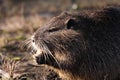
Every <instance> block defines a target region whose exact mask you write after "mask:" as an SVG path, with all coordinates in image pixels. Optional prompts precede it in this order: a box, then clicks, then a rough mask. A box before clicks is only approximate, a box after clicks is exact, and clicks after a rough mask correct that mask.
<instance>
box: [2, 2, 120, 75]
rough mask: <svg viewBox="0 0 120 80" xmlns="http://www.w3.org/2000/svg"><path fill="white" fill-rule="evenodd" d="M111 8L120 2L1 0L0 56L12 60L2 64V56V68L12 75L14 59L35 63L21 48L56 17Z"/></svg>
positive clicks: (28, 53)
mask: <svg viewBox="0 0 120 80" xmlns="http://www.w3.org/2000/svg"><path fill="white" fill-rule="evenodd" d="M110 5H114V6H117V5H120V0H0V56H1V55H2V56H7V57H9V58H10V59H9V61H8V62H3V61H2V60H1V59H2V58H1V57H0V69H2V68H3V69H2V70H3V71H6V72H8V73H9V74H10V75H12V76H13V73H11V72H14V70H13V69H9V67H8V65H9V66H16V65H15V64H11V63H14V62H13V61H12V62H10V60H11V59H13V60H21V61H22V62H29V61H32V56H31V55H30V52H29V51H26V50H25V49H22V48H21V47H20V45H21V44H24V43H23V42H24V41H25V40H26V39H28V38H30V37H31V35H32V34H33V33H34V31H35V30H36V29H38V28H39V27H40V26H42V25H43V24H45V23H46V22H47V21H49V20H50V19H51V18H52V17H53V16H56V15H59V14H60V13H61V12H63V11H70V12H73V11H81V10H84V9H98V8H101V7H105V6H110ZM1 63H3V66H2V67H1ZM25 65H26V63H25ZM20 66H21V64H20ZM20 68H21V69H22V67H18V69H17V70H20Z"/></svg>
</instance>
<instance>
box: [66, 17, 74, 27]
mask: <svg viewBox="0 0 120 80" xmlns="http://www.w3.org/2000/svg"><path fill="white" fill-rule="evenodd" d="M74 26H75V21H74V20H73V19H70V20H69V21H68V23H67V29H74Z"/></svg>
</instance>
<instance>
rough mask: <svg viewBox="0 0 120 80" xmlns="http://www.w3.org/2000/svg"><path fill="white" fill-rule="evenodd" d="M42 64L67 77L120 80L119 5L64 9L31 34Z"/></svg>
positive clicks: (35, 51) (36, 56)
mask: <svg viewBox="0 0 120 80" xmlns="http://www.w3.org/2000/svg"><path fill="white" fill-rule="evenodd" d="M31 44H32V49H33V53H34V54H33V56H34V58H35V59H36V61H37V63H38V64H39V65H47V66H48V67H52V69H53V70H55V71H56V72H57V73H58V74H59V75H60V76H61V77H62V78H63V79H65V80H73V79H74V80H120V9H119V8H118V7H117V8H116V7H108V8H103V9H100V10H92V11H81V12H79V13H72V14H71V13H69V12H64V13H62V14H61V15H59V16H57V17H54V18H52V19H51V20H50V21H49V22H48V23H46V24H45V25H44V26H42V27H40V28H39V29H38V30H37V31H36V32H35V33H34V35H33V36H32V37H31Z"/></svg>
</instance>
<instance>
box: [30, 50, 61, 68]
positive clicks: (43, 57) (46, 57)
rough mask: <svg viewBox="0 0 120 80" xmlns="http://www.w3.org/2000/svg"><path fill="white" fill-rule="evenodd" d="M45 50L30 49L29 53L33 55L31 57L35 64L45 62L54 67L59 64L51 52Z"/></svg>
mask: <svg viewBox="0 0 120 80" xmlns="http://www.w3.org/2000/svg"><path fill="white" fill-rule="evenodd" d="M47 52H48V51H47V50H43V49H38V50H32V51H31V53H32V55H33V58H34V59H35V60H36V62H37V64H39V65H40V64H47V65H51V66H55V67H59V68H60V65H59V63H58V61H57V60H56V58H55V57H54V56H53V55H52V54H51V53H49V52H48V53H47Z"/></svg>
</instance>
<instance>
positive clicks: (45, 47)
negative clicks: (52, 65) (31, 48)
mask: <svg viewBox="0 0 120 80" xmlns="http://www.w3.org/2000/svg"><path fill="white" fill-rule="evenodd" d="M43 45H44V46H43V48H44V50H45V53H46V54H50V55H51V56H50V57H52V58H51V59H54V60H55V62H56V64H57V65H58V67H59V68H60V69H61V66H60V64H59V62H58V61H57V59H56V58H55V57H54V55H53V54H52V53H51V51H50V50H49V49H48V47H47V45H46V44H45V43H44V42H43Z"/></svg>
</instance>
